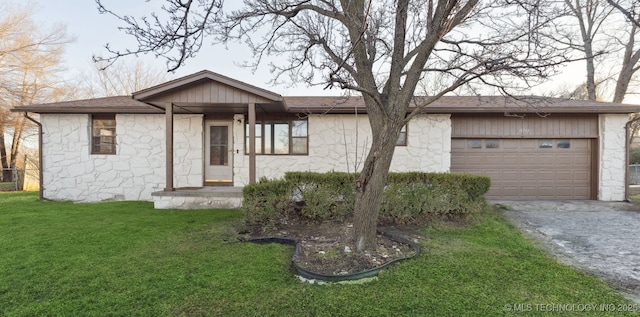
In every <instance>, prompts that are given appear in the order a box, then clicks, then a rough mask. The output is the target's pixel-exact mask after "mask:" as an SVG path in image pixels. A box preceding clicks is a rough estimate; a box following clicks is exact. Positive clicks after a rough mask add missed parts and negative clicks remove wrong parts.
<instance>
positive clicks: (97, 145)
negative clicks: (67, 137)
mask: <svg viewBox="0 0 640 317" xmlns="http://www.w3.org/2000/svg"><path fill="white" fill-rule="evenodd" d="M91 154H116V115H115V114H94V115H92V116H91Z"/></svg>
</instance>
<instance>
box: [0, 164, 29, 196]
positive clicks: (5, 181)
mask: <svg viewBox="0 0 640 317" xmlns="http://www.w3.org/2000/svg"><path fill="white" fill-rule="evenodd" d="M21 176H22V177H21ZM21 179H22V180H24V170H20V169H17V168H3V169H2V173H0V191H13V190H22V184H23V183H24V182H21V181H20V180H21Z"/></svg>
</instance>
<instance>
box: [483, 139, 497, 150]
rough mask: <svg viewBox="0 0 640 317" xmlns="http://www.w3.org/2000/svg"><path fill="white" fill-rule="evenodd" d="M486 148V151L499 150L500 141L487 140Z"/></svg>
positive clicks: (485, 142)
mask: <svg viewBox="0 0 640 317" xmlns="http://www.w3.org/2000/svg"><path fill="white" fill-rule="evenodd" d="M484 147H485V149H499V148H500V140H485V141H484Z"/></svg>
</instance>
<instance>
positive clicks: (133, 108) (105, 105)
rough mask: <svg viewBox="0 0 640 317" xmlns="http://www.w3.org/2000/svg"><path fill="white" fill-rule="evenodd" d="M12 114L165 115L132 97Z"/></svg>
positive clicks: (18, 109) (35, 107)
mask: <svg viewBox="0 0 640 317" xmlns="http://www.w3.org/2000/svg"><path fill="white" fill-rule="evenodd" d="M11 111H12V112H34V113H69V114H71V113H148V114H153V113H164V111H163V110H161V109H158V108H156V107H154V106H152V105H149V104H146V103H144V102H141V101H138V100H134V99H132V98H131V96H114V97H104V98H95V99H82V100H73V101H62V102H54V103H47V104H36V105H25V106H20V107H14V108H12V109H11Z"/></svg>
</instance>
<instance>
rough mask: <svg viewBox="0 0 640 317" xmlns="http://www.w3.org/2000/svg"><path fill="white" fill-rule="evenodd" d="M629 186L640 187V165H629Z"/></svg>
mask: <svg viewBox="0 0 640 317" xmlns="http://www.w3.org/2000/svg"><path fill="white" fill-rule="evenodd" d="M629 185H640V164H631V165H629Z"/></svg>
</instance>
